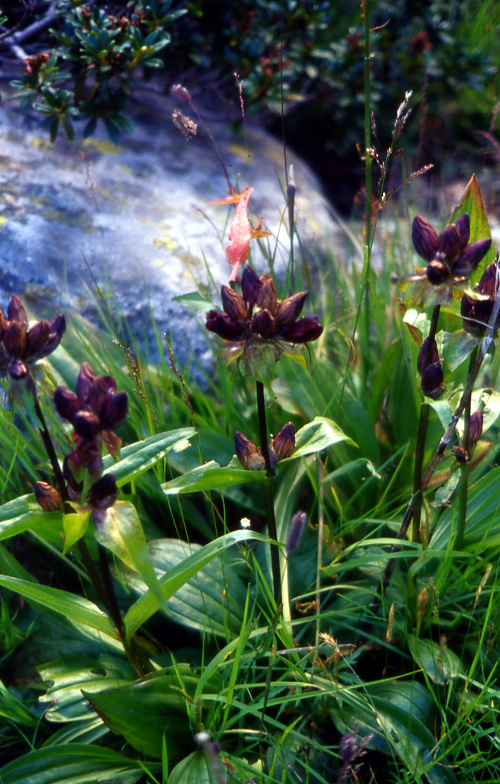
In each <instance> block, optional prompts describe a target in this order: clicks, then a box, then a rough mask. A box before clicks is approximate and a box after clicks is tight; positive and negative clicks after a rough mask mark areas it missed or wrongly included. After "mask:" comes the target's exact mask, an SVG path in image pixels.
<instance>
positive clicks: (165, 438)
mask: <svg viewBox="0 0 500 784" xmlns="http://www.w3.org/2000/svg"><path fill="white" fill-rule="evenodd" d="M195 433H196V431H195V430H194V428H192V427H181V428H179V429H177V430H170V431H168V432H166V433H157V434H156V435H154V436H151V437H150V438H146V439H145V440H144V441H137V442H136V443H135V444H130V445H129V446H126V447H123V449H122V450H121V452H120V460H119V461H118V462H117V463H115V462H114V460H113V458H112V457H111V456H110V455H107V456H106V457H105V458H104V461H103V462H104V473H105V474H107V473H112V474H113V475H114V477H115V479H116V483H117V485H118V486H120V485H123V484H125V483H126V482H130V481H132V480H133V479H135V478H136V477H137V476H139V475H140V474H142V473H144V471H147V470H148V468H151V466H152V465H154V464H155V463H157V462H158V460H161V459H162V458H164V457H165V455H167V454H168V453H169V452H170V451H171V450H172V449H173V450H176V449H183V448H185V447H186V446H187V444H186V442H187V441H189V439H190V438H192V437H193V436H194V435H195Z"/></svg>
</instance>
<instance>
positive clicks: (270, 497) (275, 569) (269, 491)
mask: <svg viewBox="0 0 500 784" xmlns="http://www.w3.org/2000/svg"><path fill="white" fill-rule="evenodd" d="M255 387H256V392H257V415H258V420H259V440H260V451H261V452H262V456H263V458H264V462H265V464H266V482H265V484H266V514H267V530H268V532H269V536H270V538H271V539H274V540H275V541H276V542H277V540H278V531H277V528H276V517H275V514H274V488H273V479H274V477H275V476H276V471H275V469H274V467H273V466H272V465H271V460H270V458H269V449H268V446H267V439H268V433H267V422H266V403H265V398H264V384H263V383H262V381H256V382H255ZM270 548H271V571H272V576H273V593H274V600H275V602H276V605H277V607H278V608H280V607H281V604H282V594H281V570H280V556H279V549H278V548H279V545H278V544H275V545H273V544H271V545H270Z"/></svg>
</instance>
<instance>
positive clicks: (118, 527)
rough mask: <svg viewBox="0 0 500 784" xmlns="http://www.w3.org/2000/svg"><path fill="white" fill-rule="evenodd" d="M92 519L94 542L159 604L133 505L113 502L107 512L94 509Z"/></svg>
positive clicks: (160, 601) (154, 576)
mask: <svg viewBox="0 0 500 784" xmlns="http://www.w3.org/2000/svg"><path fill="white" fill-rule="evenodd" d="M94 520H95V523H96V525H95V537H96V539H97V541H98V542H100V543H101V544H102V545H103V546H104V547H107V548H108V550H111V552H112V553H114V554H115V555H116V556H117V557H118V558H119V559H120V560H121V561H123V563H124V564H126V565H127V566H128V567H130V568H131V569H135V570H136V571H137V572H138V573H139V574H140V575H141V577H142V579H143V580H144V582H145V583H146V585H147V586H148V588H149V589H150V590H151V591H152V592H153V594H154V595H155V596H156V598H157V600H158V602H159V604H161V603H162V601H163V599H162V595H161V591H160V585H159V583H158V579H157V577H156V574H155V570H154V569H153V564H152V563H151V560H150V558H149V552H148V547H147V543H146V537H145V536H144V531H143V530H142V525H141V521H140V520H139V515H138V514H137V510H136V508H135V506H134V505H133V504H131V503H128V502H127V501H116V502H115V504H114V505H113V506H110V507H108V508H107V509H103V510H102V511H101V510H99V511H98V510H95V511H94Z"/></svg>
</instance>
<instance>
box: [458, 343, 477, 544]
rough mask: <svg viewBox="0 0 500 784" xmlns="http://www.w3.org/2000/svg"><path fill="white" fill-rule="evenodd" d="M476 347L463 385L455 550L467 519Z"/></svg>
mask: <svg viewBox="0 0 500 784" xmlns="http://www.w3.org/2000/svg"><path fill="white" fill-rule="evenodd" d="M477 351H478V347H477V346H476V348H475V349H474V351H472V353H471V355H470V359H469V371H468V373H467V384H466V385H465V390H464V397H465V407H464V434H463V438H462V448H463V450H464V452H465V462H464V464H463V465H461V466H460V485H459V491H458V518H457V533H456V536H455V544H454V546H455V549H456V550H460V549H461V548H462V545H463V541H464V532H465V520H466V517H467V492H468V483H469V448H470V405H471V397H472V384H473V383H474V382H472V383H469V382H470V377H471V374H472V372H473V369H474V365H475V364H476V359H477Z"/></svg>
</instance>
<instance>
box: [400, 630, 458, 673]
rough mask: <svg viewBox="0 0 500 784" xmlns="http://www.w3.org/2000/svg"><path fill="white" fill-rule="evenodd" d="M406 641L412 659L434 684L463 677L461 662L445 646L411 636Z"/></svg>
mask: <svg viewBox="0 0 500 784" xmlns="http://www.w3.org/2000/svg"><path fill="white" fill-rule="evenodd" d="M407 639H408V646H409V648H410V651H411V654H412V656H413V658H414V659H415V661H416V662H417V664H418V666H419V667H421V668H422V669H423V671H424V672H425V673H426V675H427V676H428V677H429V678H430V679H431V681H433V682H434V683H439V684H441V685H443V684H445V683H446V681H448V680H449V679H450V678H457V677H458V676H460V675H465V669H464V666H463V664H462V662H461V660H460V659H459V657H458V656H457V655H456V654H455V653H453V651H450V650H449V648H447V647H446V646H441V645H439V644H438V643H437V642H434V641H433V640H421V639H419V638H418V637H414V636H413V635H412V634H409V635H408V637H407Z"/></svg>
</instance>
